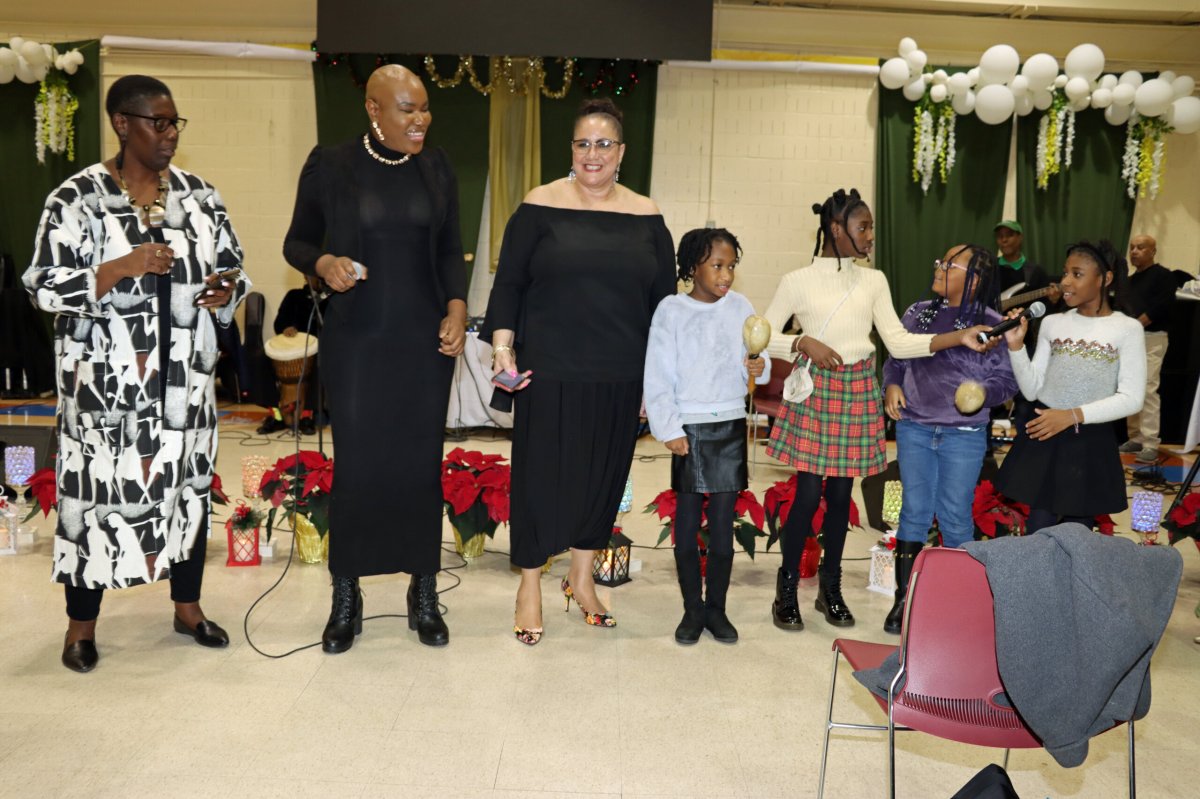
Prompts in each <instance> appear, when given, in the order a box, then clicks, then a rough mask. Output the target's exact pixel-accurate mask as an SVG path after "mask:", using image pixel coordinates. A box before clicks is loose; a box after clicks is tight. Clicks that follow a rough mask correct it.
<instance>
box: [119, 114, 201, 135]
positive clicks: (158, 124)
mask: <svg viewBox="0 0 1200 799" xmlns="http://www.w3.org/2000/svg"><path fill="white" fill-rule="evenodd" d="M117 113H118V114H121V115H122V116H127V117H137V118H138V119H148V120H150V121H151V122H152V123H154V130H155V131H156V132H158V133H165V132H166V130H167V126H168V125H173V126H174V127H175V130H176V132H178V133H183V129H184V128H186V127H187V120H186V119H184V118H183V117H148V116H146V115H145V114H131V113H130V112H128V111H118V112H117Z"/></svg>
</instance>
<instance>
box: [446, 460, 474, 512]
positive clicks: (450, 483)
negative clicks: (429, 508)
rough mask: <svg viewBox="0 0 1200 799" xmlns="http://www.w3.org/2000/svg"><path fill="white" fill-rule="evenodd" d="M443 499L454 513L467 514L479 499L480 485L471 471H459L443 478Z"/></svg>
mask: <svg viewBox="0 0 1200 799" xmlns="http://www.w3.org/2000/svg"><path fill="white" fill-rule="evenodd" d="M442 497H443V498H444V499H445V500H446V502H449V503H450V507H451V508H452V509H453V510H454V513H456V514H458V513H466V512H467V510H468V509H469V508H470V507H471V505H473V504H474V503H475V500H476V499H477V498H478V497H479V484H478V483H476V482H475V475H473V474H471V473H470V472H469V471H457V472H454V473H452V474H449V475H443V476H442Z"/></svg>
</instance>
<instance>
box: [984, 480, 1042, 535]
mask: <svg viewBox="0 0 1200 799" xmlns="http://www.w3.org/2000/svg"><path fill="white" fill-rule="evenodd" d="M971 516H972V517H973V518H974V520H975V537H976V538H978V539H980V540H982V539H985V538H996V537H997V536H1002V535H1025V522H1026V520H1028V519H1029V506H1028V505H1026V504H1025V503H1023V502H1017V501H1016V500H1012V499H1009V498H1008V497H1006V496H1004V495H1003V494H1001V493H1000V492H999V491H997V490H996V487H995V486H993V485H992V481H991V480H980V481H979V485H977V486H975V499H974V501H972V503H971Z"/></svg>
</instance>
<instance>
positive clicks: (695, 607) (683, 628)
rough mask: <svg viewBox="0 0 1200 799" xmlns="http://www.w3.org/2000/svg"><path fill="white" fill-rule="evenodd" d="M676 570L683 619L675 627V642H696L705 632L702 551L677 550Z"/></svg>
mask: <svg viewBox="0 0 1200 799" xmlns="http://www.w3.org/2000/svg"><path fill="white" fill-rule="evenodd" d="M675 571H676V573H677V574H678V575H679V593H681V594H682V595H683V620H682V621H680V622H679V626H678V627H676V628H675V643H678V644H694V643H696V642H697V641H699V640H700V634H701V633H703V632H704V599H703V598H702V597H701V587H700V553H699V551H697V550H695V549H693V550H690V551H687V552H684V551H681V550H679V549H676V550H675Z"/></svg>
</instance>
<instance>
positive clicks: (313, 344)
mask: <svg viewBox="0 0 1200 799" xmlns="http://www.w3.org/2000/svg"><path fill="white" fill-rule="evenodd" d="M263 349H264V350H265V351H266V353H267V357H268V358H270V359H271V360H273V361H294V360H297V359H303V358H304V355H305V353H306V352H307V353H308V354H309V355H316V354H317V337H316V336H310V335H308V334H307V333H299V334H297V335H295V336H285V335H283V334H282V333H280V334H279V335H278V336H272V337H271V338H269V339H267V341H266V343H265V344H263Z"/></svg>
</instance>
